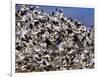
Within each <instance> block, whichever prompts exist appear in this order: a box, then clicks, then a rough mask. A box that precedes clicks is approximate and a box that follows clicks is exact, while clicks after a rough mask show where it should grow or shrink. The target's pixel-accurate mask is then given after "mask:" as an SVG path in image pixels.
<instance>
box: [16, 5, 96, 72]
mask: <svg viewBox="0 0 100 77" xmlns="http://www.w3.org/2000/svg"><path fill="white" fill-rule="evenodd" d="M15 17H16V18H15V23H16V25H15V37H16V38H15V39H16V40H15V52H16V53H15V55H16V59H15V62H16V63H15V71H16V72H39V71H57V70H74V69H75V70H76V69H93V68H94V63H95V62H94V27H92V28H91V29H88V28H87V27H86V26H85V25H84V24H83V23H82V22H79V21H78V20H77V19H72V18H68V17H65V16H64V13H63V12H62V9H57V8H56V9H55V12H52V13H46V12H45V11H44V10H40V7H38V6H33V5H30V6H27V5H20V8H19V9H17V10H16V12H15Z"/></svg>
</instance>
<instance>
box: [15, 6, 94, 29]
mask: <svg viewBox="0 0 100 77" xmlns="http://www.w3.org/2000/svg"><path fill="white" fill-rule="evenodd" d="M38 6H39V7H40V10H41V9H43V10H45V11H46V12H47V13H51V12H53V11H55V9H56V8H57V9H63V10H62V12H63V13H64V16H66V17H71V18H72V19H75V18H76V19H77V20H78V21H80V22H82V23H84V24H85V25H86V26H88V27H89V26H90V27H91V25H92V26H94V8H81V7H80V8H79V7H58V6H44V5H38ZM19 7H20V6H19V5H16V8H17V9H18V8H19Z"/></svg>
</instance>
